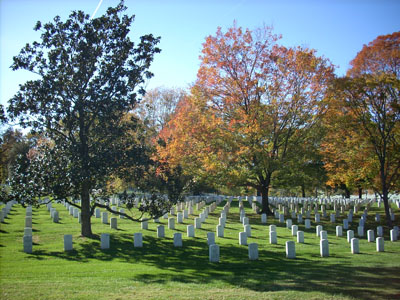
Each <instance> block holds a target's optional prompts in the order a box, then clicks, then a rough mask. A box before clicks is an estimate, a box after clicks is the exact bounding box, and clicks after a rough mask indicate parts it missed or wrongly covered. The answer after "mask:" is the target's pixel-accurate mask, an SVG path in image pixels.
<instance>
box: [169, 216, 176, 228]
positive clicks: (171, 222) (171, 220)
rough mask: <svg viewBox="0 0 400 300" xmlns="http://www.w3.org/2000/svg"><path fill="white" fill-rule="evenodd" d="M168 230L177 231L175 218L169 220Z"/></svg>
mask: <svg viewBox="0 0 400 300" xmlns="http://www.w3.org/2000/svg"><path fill="white" fill-rule="evenodd" d="M171 215H172V214H171ZM168 229H172V230H173V229H175V218H173V217H171V218H168Z"/></svg>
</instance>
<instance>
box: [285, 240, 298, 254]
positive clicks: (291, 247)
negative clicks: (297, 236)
mask: <svg viewBox="0 0 400 300" xmlns="http://www.w3.org/2000/svg"><path fill="white" fill-rule="evenodd" d="M286 258H296V245H295V243H294V242H293V241H287V242H286Z"/></svg>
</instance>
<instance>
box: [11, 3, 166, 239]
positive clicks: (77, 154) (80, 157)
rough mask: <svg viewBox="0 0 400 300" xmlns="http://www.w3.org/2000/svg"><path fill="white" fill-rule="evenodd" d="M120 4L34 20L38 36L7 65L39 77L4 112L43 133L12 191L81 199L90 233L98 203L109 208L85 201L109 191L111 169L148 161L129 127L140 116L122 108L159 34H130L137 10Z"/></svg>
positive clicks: (138, 84)
mask: <svg viewBox="0 0 400 300" xmlns="http://www.w3.org/2000/svg"><path fill="white" fill-rule="evenodd" d="M125 10H126V7H125V6H124V3H123V1H121V2H120V3H119V4H118V5H117V6H116V7H110V8H108V10H107V12H106V13H105V14H104V15H103V16H100V17H98V18H94V19H90V16H89V15H87V14H85V13H84V12H82V11H74V12H72V13H71V14H70V16H69V18H68V19H67V20H66V21H62V20H61V19H60V17H58V16H56V17H55V18H54V20H53V22H50V23H46V24H41V22H37V24H36V26H35V28H34V29H35V30H37V31H41V32H42V34H41V41H39V42H37V41H35V42H33V43H32V44H27V45H26V46H25V47H24V48H23V49H22V50H21V52H20V53H19V55H17V56H15V57H14V63H13V65H12V69H13V70H19V69H24V70H28V71H31V72H33V73H35V74H37V75H38V76H39V77H40V78H39V79H37V80H31V81H28V82H26V83H25V84H23V85H21V86H20V90H19V92H18V93H17V94H16V95H15V96H14V97H13V98H12V99H11V100H10V101H9V106H8V115H9V116H10V118H11V119H13V120H18V122H19V124H20V126H23V127H29V128H31V130H32V131H34V132H37V133H38V134H40V135H41V136H42V143H41V145H38V146H37V147H36V149H34V150H35V151H33V153H32V157H31V164H30V166H29V167H28V168H27V170H25V171H24V172H22V170H21V172H20V174H19V175H20V176H17V177H15V178H14V179H13V180H11V184H12V197H14V198H16V199H19V200H20V201H25V202H27V201H28V199H29V200H30V201H28V202H32V203H34V202H35V201H37V199H38V198H37V197H43V196H44V195H49V196H51V197H53V198H54V199H55V200H64V201H67V202H69V203H70V204H71V205H74V206H78V207H80V208H81V215H82V231H81V233H82V235H83V236H91V235H92V231H91V225H90V216H91V215H92V214H93V211H94V209H95V207H98V206H101V207H104V208H107V209H110V208H109V206H108V205H107V202H106V204H101V202H100V201H92V202H91V201H90V199H91V198H92V199H94V200H95V199H97V198H98V195H97V194H96V193H97V192H98V191H99V190H102V191H103V192H106V191H105V190H104V189H105V187H106V184H105V183H106V182H107V180H108V179H109V177H110V176H111V175H113V174H118V172H119V171H120V170H123V169H124V168H125V167H127V166H131V165H142V164H145V163H146V162H147V161H148V157H146V155H145V151H144V149H143V144H141V143H140V142H138V139H137V137H135V136H134V135H132V134H131V133H132V132H134V131H135V129H136V127H137V126H136V125H137V121H136V120H135V118H127V117H126V115H127V113H128V112H129V111H131V110H132V109H133V107H134V106H135V104H136V103H137V101H138V99H139V98H140V97H141V96H142V95H143V94H144V83H145V81H146V80H147V79H149V78H151V77H152V75H153V74H152V73H151V72H150V71H149V67H150V64H151V62H152V60H153V57H154V54H156V53H158V52H160V49H159V48H157V46H156V45H157V44H158V43H159V41H160V38H159V37H154V36H153V35H151V34H148V35H144V36H142V37H140V39H139V42H138V43H137V45H135V43H134V42H133V41H131V39H130V37H129V32H130V26H131V24H132V22H133V20H134V16H127V15H123V12H124V11H125ZM28 177H30V178H31V179H33V180H29V181H27V178H28ZM26 182H29V183H30V184H26ZM21 187H22V188H21ZM22 190H25V192H22ZM27 194H29V195H30V196H29V197H28V198H26V196H27ZM75 199H76V200H80V204H78V203H76V202H75V201H74V200H75ZM150 206H151V205H148V206H147V207H150ZM152 213H156V214H157V213H158V214H160V212H159V211H158V212H154V210H153V211H152Z"/></svg>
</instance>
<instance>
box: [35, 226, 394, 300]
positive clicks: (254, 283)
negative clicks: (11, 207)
mask: <svg viewBox="0 0 400 300" xmlns="http://www.w3.org/2000/svg"><path fill="white" fill-rule="evenodd" d="M172 244H173V242H172V239H171V238H164V239H158V238H155V237H151V236H146V237H145V238H144V244H143V248H134V247H133V241H132V235H131V234H125V233H122V234H120V235H118V236H117V235H111V236H110V245H111V248H110V249H108V250H101V249H100V241H99V238H97V239H93V240H85V241H84V242H83V243H80V244H79V245H77V246H76V248H77V249H76V250H73V251H68V252H46V251H43V250H36V251H34V252H33V254H32V255H31V256H30V257H31V258H35V259H39V260H42V259H45V257H48V256H52V257H58V258H61V259H67V260H71V261H78V262H82V263H86V262H88V261H89V260H92V259H97V260H102V261H112V260H118V261H125V262H127V263H132V264H134V263H143V264H148V265H153V266H155V267H157V268H158V269H160V271H159V272H158V273H156V274H150V273H138V274H135V275H133V277H132V280H134V281H140V282H143V283H145V284H149V283H161V284H162V283H167V282H171V281H176V282H182V283H200V284H207V283H211V282H213V281H223V282H226V283H228V284H231V285H232V286H235V287H242V288H247V289H251V290H254V291H260V292H268V291H281V290H295V291H304V292H306V291H319V292H324V293H330V294H332V295H338V294H342V295H346V296H352V297H355V298H357V299H394V298H398V297H400V294H393V293H392V294H391V293H390V291H393V290H396V289H397V290H398V287H399V286H400V268H398V267H393V268H367V267H362V266H360V267H358V268H357V272H354V271H355V270H354V266H352V265H347V264H340V265H332V264H331V263H329V259H321V260H319V261H318V260H307V259H303V258H297V259H294V260H289V259H286V258H285V252H284V251H283V250H282V252H279V253H276V252H271V251H266V250H261V251H260V252H259V257H260V259H259V260H257V261H249V260H247V256H248V250H247V247H239V246H237V247H234V246H230V245H222V246H221V248H220V254H221V256H220V258H221V262H220V263H210V262H209V261H208V247H207V244H206V242H205V241H204V240H203V239H190V240H184V241H183V247H181V248H174V247H173V245H172ZM371 291H376V292H375V293H373V292H371Z"/></svg>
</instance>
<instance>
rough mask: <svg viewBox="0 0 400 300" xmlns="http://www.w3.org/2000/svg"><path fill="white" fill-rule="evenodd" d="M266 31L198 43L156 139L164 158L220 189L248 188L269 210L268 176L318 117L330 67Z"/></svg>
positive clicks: (233, 31) (238, 31)
mask: <svg viewBox="0 0 400 300" xmlns="http://www.w3.org/2000/svg"><path fill="white" fill-rule="evenodd" d="M278 39H279V37H278V36H276V35H274V34H273V33H272V31H271V28H269V27H263V28H260V29H257V30H255V31H250V30H248V29H247V30H243V29H242V28H240V27H237V26H236V25H234V26H233V27H232V28H229V29H228V30H227V31H226V32H223V31H222V29H221V28H218V30H217V32H216V34H215V36H209V37H207V39H206V42H205V43H204V44H203V50H202V55H201V56H200V59H201V65H200V69H199V71H198V75H197V81H196V83H195V85H194V87H193V88H192V93H191V95H190V96H188V97H186V98H185V100H184V101H183V102H182V103H181V105H180V106H178V110H177V112H176V114H175V116H174V118H173V119H172V120H171V122H170V123H169V126H167V127H168V128H166V129H165V131H164V133H163V138H164V139H165V140H166V141H167V144H166V147H165V148H164V149H161V151H163V153H164V155H163V156H164V157H165V159H169V160H170V161H175V162H176V163H181V164H183V165H184V166H185V167H187V169H188V170H192V172H193V174H196V175H198V176H203V177H207V178H209V179H210V180H212V181H215V182H218V183H221V184H231V185H237V186H246V187H252V188H254V189H256V190H257V191H258V193H259V194H260V195H261V196H262V212H263V213H271V211H270V209H269V197H268V195H269V189H270V186H271V181H272V179H273V175H274V173H276V171H277V170H279V169H281V168H283V166H285V164H287V163H288V162H289V160H291V159H296V149H297V148H298V146H299V145H302V144H303V143H304V142H305V141H306V140H307V136H308V134H309V131H310V130H311V129H312V128H313V126H314V125H315V124H316V122H317V121H318V119H319V116H320V109H321V106H320V102H321V100H322V99H323V97H324V94H325V90H326V87H327V83H328V82H329V81H330V80H331V79H332V76H333V67H332V65H331V64H330V63H329V62H328V61H327V60H326V59H324V58H321V57H318V56H317V55H316V53H315V51H314V50H311V49H306V48H301V47H297V48H285V47H282V46H279V45H278V44H277V40H278Z"/></svg>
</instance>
